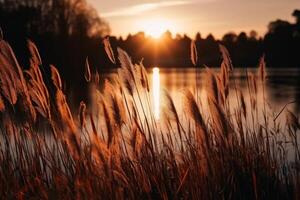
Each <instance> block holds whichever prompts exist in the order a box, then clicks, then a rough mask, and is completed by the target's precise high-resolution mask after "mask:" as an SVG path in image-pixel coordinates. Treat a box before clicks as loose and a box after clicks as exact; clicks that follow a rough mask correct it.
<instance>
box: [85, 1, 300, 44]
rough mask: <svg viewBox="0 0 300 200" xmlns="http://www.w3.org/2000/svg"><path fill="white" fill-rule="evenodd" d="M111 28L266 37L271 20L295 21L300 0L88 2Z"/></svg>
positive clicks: (120, 31)
mask: <svg viewBox="0 0 300 200" xmlns="http://www.w3.org/2000/svg"><path fill="white" fill-rule="evenodd" d="M87 1H88V2H89V3H90V4H91V5H92V6H93V7H94V8H95V9H96V10H97V11H98V13H99V15H100V17H102V18H104V19H105V20H106V21H107V22H108V23H109V25H110V27H111V34H112V35H116V36H123V37H126V36H127V35H128V33H137V32H139V31H144V32H146V34H148V35H151V34H152V35H153V36H157V35H158V34H160V33H161V32H163V31H166V30H167V29H168V30H170V31H171V32H172V33H173V34H174V35H175V34H176V33H180V34H183V33H186V34H187V35H189V36H191V37H194V36H195V34H196V33H197V32H200V33H201V35H202V36H203V37H205V36H207V35H208V34H209V33H212V34H213V35H214V36H215V37H216V38H221V37H222V36H223V35H224V34H225V33H228V32H235V33H239V32H241V31H245V32H247V33H248V32H250V31H251V30H256V31H257V32H258V33H259V35H261V36H262V35H264V34H265V32H266V31H267V26H268V24H269V22H270V21H274V20H276V19H283V20H288V21H290V22H293V20H294V19H293V17H292V16H291V13H292V12H293V10H294V9H296V8H297V9H300V0H87ZM155 34H156V35H155Z"/></svg>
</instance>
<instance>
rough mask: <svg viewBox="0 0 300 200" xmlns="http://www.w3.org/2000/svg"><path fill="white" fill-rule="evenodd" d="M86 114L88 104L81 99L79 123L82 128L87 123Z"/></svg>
mask: <svg viewBox="0 0 300 200" xmlns="http://www.w3.org/2000/svg"><path fill="white" fill-rule="evenodd" d="M85 115H86V105H85V103H84V102H83V101H81V102H80V106H79V123H80V127H81V128H83V127H84V126H85V124H86V120H85Z"/></svg>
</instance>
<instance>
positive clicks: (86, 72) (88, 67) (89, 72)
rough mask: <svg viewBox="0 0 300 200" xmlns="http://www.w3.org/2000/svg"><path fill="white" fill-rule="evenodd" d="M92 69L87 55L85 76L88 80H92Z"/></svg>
mask: <svg viewBox="0 0 300 200" xmlns="http://www.w3.org/2000/svg"><path fill="white" fill-rule="evenodd" d="M91 76H92V75H91V69H90V64H89V58H88V57H87V58H86V59H85V68H84V78H85V80H86V81H87V82H90V81H91Z"/></svg>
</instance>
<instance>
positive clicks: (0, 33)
mask: <svg viewBox="0 0 300 200" xmlns="http://www.w3.org/2000/svg"><path fill="white" fill-rule="evenodd" d="M3 38H4V37H3V31H2V28H1V27H0V40H3Z"/></svg>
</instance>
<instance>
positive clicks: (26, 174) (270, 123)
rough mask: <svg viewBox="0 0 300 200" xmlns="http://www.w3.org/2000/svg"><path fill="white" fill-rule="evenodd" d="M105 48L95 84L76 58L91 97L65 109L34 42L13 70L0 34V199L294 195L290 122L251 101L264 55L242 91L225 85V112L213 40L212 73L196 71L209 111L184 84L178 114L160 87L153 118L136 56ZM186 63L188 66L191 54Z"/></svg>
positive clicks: (227, 64)
mask: <svg viewBox="0 0 300 200" xmlns="http://www.w3.org/2000/svg"><path fill="white" fill-rule="evenodd" d="M104 44H105V51H106V52H107V53H108V57H109V59H110V60H111V61H112V62H114V63H117V62H116V59H115V58H119V62H120V64H121V65H120V68H119V70H118V73H117V75H116V76H115V77H114V78H111V79H109V80H106V81H105V84H104V86H103V87H101V86H100V85H99V80H100V79H101V74H100V76H99V74H98V73H97V72H93V70H92V69H91V68H90V65H89V63H88V59H87V61H86V65H85V67H86V70H85V74H83V76H85V79H86V81H87V82H88V84H89V86H90V98H89V101H88V102H81V103H80V105H79V106H78V111H73V112H71V110H70V108H69V104H68V98H67V96H66V94H65V93H64V91H63V82H62V80H61V77H60V74H59V72H58V70H57V69H56V68H55V66H51V80H45V76H43V73H42V68H43V67H44V66H43V64H42V60H41V57H40V56H39V53H38V50H37V48H36V46H35V45H34V44H33V43H32V42H28V47H29V50H30V53H31V58H30V61H31V62H30V63H31V65H30V67H29V70H26V71H22V70H21V67H20V66H19V64H18V62H17V60H16V58H15V55H14V53H13V51H12V49H11V47H10V46H9V44H8V43H6V42H5V41H4V40H1V41H0V66H1V67H0V83H1V84H0V87H1V94H0V112H1V123H0V126H1V128H0V130H1V136H0V137H1V142H0V145H1V146H0V196H1V198H3V199H31V198H32V199H298V198H299V195H298V194H299V191H300V179H299V157H300V152H299V147H298V136H297V134H298V133H297V132H298V131H299V128H300V126H299V121H298V118H297V116H296V115H295V114H293V113H292V112H290V111H287V112H286V113H287V121H286V124H285V125H280V124H279V122H278V120H277V119H278V116H274V115H272V112H271V111H270V110H269V108H268V106H266V99H265V96H264V97H263V98H264V99H263V100H262V101H263V102H264V106H263V110H260V109H259V108H258V106H257V103H258V101H259V99H258V95H257V91H258V90H264V87H263V88H259V85H260V84H258V83H259V81H261V82H263V83H264V82H265V81H266V70H265V62H264V59H262V60H261V62H260V65H259V69H260V70H259V73H258V74H248V77H247V83H248V84H247V85H248V86H247V91H241V89H240V88H238V86H237V85H234V90H233V92H234V94H233V95H235V96H236V99H237V106H235V107H234V108H232V105H231V103H230V102H229V98H228V96H229V91H230V90H229V79H230V75H231V72H232V70H233V66H232V62H231V60H230V57H229V54H228V51H227V50H226V48H225V47H224V46H220V50H221V52H222V55H223V59H224V61H223V63H222V65H221V71H220V73H216V72H214V71H212V70H211V69H209V68H207V69H206V78H207V81H206V85H205V86H204V87H205V89H206V91H207V101H208V108H209V109H208V112H204V111H203V108H202V102H199V101H200V100H199V99H198V98H197V97H195V96H194V95H193V94H192V93H191V92H190V91H188V90H186V91H185V92H184V93H183V99H184V101H183V102H184V107H183V110H178V109H177V108H176V105H175V103H174V101H173V99H172V97H171V95H170V94H168V92H165V95H164V99H165V105H164V106H163V112H162V113H163V114H162V116H161V119H160V120H159V121H157V120H156V119H155V118H154V114H153V112H152V110H153V109H152V100H151V94H152V93H151V88H150V87H149V85H150V84H149V82H148V75H147V71H146V69H145V68H144V66H143V65H142V63H140V64H134V63H132V61H131V59H130V57H129V56H128V55H127V53H126V52H125V51H123V50H122V49H118V50H117V54H116V52H114V51H113V50H112V49H111V46H110V44H109V40H108V39H105V40H104ZM194 48H195V47H192V49H194ZM192 52H194V51H192ZM192 59H193V62H194V63H196V62H197V54H196V53H193V54H192ZM246 92H247V93H248V94H249V98H250V99H249V101H250V102H251V106H247V105H246V101H248V100H247V99H246V98H245V96H244V95H245V93H246ZM270 113H271V114H270ZM283 113H284V112H281V113H279V114H280V115H281V114H282V115H283ZM76 115H78V116H76ZM259 115H262V116H263V119H264V120H263V121H261V120H260V118H259ZM288 144H292V145H288ZM289 151H292V152H293V157H292V158H290V159H288V158H287V154H288V152H289Z"/></svg>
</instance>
